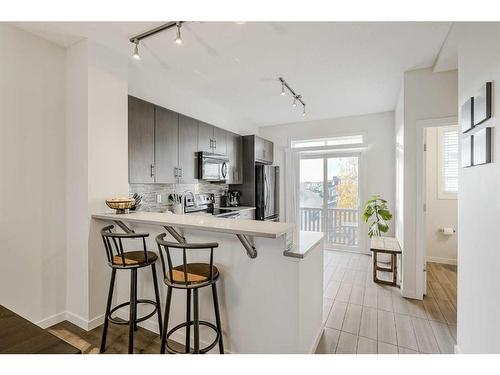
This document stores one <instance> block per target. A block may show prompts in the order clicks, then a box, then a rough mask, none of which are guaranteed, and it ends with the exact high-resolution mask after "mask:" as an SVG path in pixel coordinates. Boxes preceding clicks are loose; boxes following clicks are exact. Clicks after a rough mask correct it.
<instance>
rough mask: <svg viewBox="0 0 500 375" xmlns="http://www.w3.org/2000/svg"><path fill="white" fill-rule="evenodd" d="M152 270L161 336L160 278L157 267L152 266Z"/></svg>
mask: <svg viewBox="0 0 500 375" xmlns="http://www.w3.org/2000/svg"><path fill="white" fill-rule="evenodd" d="M151 270H152V271H153V284H154V288H155V299H156V308H157V309H158V329H159V330H160V331H159V332H160V335H161V331H162V329H161V326H162V324H161V305H160V293H159V292H158V278H157V277H156V267H155V265H154V264H152V265H151Z"/></svg>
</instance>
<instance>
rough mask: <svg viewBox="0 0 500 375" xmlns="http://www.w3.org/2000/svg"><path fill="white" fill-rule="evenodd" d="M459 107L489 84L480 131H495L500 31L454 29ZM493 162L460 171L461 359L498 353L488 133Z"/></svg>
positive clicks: (494, 196)
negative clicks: (488, 108) (488, 107)
mask: <svg viewBox="0 0 500 375" xmlns="http://www.w3.org/2000/svg"><path fill="white" fill-rule="evenodd" d="M458 31H459V33H460V36H459V58H458V70H459V100H458V105H461V103H463V102H464V101H465V100H467V98H469V97H471V96H474V95H475V94H476V92H477V90H478V89H479V88H480V87H481V86H482V85H483V84H484V83H485V82H487V81H493V104H492V105H493V108H492V111H493V116H492V118H491V119H490V120H489V121H487V122H485V123H484V124H482V125H481V126H480V127H481V128H483V127H485V126H493V127H495V126H496V123H497V122H498V115H497V114H498V113H499V111H500V95H498V92H499V89H500V88H499V85H498V82H500V25H499V24H498V23H484V24H477V23H470V24H459V28H458ZM492 143H493V149H494V155H493V162H492V163H491V164H487V165H482V166H476V167H472V168H465V169H461V170H460V172H461V176H460V177H461V180H460V189H459V195H458V217H459V218H458V226H459V237H458V316H457V319H458V348H459V350H460V351H461V352H462V353H500V340H499V337H500V293H499V292H498V287H499V285H500V230H499V219H498V218H499V217H500V194H499V192H500V167H499V165H498V157H497V155H496V150H498V149H499V147H500V132H498V128H497V129H493V138H492Z"/></svg>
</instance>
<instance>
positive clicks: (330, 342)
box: [316, 328, 340, 354]
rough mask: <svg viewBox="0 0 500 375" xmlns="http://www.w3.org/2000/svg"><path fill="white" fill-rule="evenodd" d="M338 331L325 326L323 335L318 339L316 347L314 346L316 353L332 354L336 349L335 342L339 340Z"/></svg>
mask: <svg viewBox="0 0 500 375" xmlns="http://www.w3.org/2000/svg"><path fill="white" fill-rule="evenodd" d="M339 337H340V331H338V330H336V329H331V328H325V330H324V331H323V335H322V336H321V339H320V340H319V344H318V347H317V348H316V354H333V353H335V350H336V349H337V343H338V342H339Z"/></svg>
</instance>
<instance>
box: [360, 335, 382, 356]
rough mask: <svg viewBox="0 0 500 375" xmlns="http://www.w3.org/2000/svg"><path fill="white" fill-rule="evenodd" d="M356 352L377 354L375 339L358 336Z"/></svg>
mask: <svg viewBox="0 0 500 375" xmlns="http://www.w3.org/2000/svg"><path fill="white" fill-rule="evenodd" d="M356 353H357V354H377V341H375V340H371V339H367V338H366V337H358V349H357V351H356Z"/></svg>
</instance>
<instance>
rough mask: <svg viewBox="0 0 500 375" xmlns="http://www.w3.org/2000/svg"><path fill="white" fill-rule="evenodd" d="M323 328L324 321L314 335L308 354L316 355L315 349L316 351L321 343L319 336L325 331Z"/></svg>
mask: <svg viewBox="0 0 500 375" xmlns="http://www.w3.org/2000/svg"><path fill="white" fill-rule="evenodd" d="M325 326H326V320H325V322H324V323H322V324H321V328H320V329H319V332H318V333H317V334H316V338H315V339H314V341H313V344H312V346H311V349H310V350H309V354H314V353H316V349H318V345H319V342H320V341H321V336H323V332H324V331H325Z"/></svg>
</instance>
